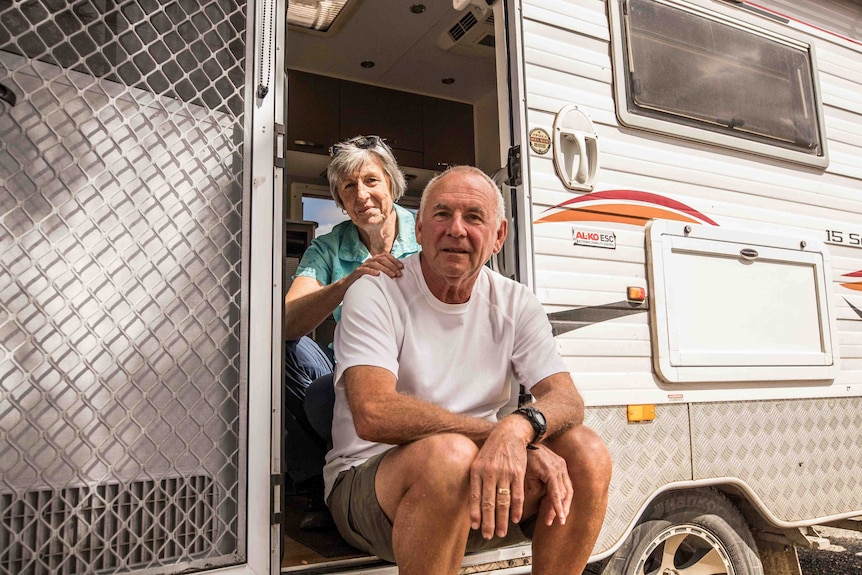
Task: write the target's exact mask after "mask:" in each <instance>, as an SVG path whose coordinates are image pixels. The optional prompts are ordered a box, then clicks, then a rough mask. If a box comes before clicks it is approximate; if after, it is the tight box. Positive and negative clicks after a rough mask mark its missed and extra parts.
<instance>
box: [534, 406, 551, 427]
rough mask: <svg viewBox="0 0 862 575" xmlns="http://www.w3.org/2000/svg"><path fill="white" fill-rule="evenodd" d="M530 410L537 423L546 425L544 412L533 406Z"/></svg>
mask: <svg viewBox="0 0 862 575" xmlns="http://www.w3.org/2000/svg"><path fill="white" fill-rule="evenodd" d="M532 411H533V417H535V418H536V421H537V422H538V423H539V425H541V426H542V427H547V426H548V420H547V419H545V414H544V413H542V412H541V411H539V410H538V409H535V408H533V410H532Z"/></svg>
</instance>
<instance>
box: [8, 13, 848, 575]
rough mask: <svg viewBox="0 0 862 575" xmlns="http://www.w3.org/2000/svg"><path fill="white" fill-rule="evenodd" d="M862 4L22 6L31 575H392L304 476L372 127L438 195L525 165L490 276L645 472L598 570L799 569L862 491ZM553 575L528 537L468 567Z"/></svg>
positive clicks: (20, 147) (15, 537) (14, 361)
mask: <svg viewBox="0 0 862 575" xmlns="http://www.w3.org/2000/svg"><path fill="white" fill-rule="evenodd" d="M341 4H343V5H344V6H343V9H342V10H341V12H337V11H334V12H333V13H332V14H327V13H326V11H327V10H329V9H330V8H333V7H337V6H338V5H341ZM327 16H330V17H331V21H330V20H327ZM860 23H862V8H860V6H859V4H858V2H854V1H850V0H823V1H818V2H814V1H813V0H809V1H804V2H790V1H789V0H761V1H759V2H756V3H755V2H749V1H747V0H733V1H730V0H604V1H603V0H556V1H553V2H551V1H549V0H492V1H491V2H488V1H486V0H472V1H470V0H456V1H454V2H453V1H452V0H424V1H421V0H415V1H414V2H411V3H404V2H401V1H399V0H350V1H348V2H314V1H311V0H292V1H291V2H283V1H281V0H257V1H256V2H251V3H245V2H237V1H235V0H214V1H212V2H208V3H198V2H158V3H98V4H96V3H94V4H92V5H91V4H86V5H83V4H81V5H77V4H76V5H73V6H70V7H55V6H54V5H53V3H51V2H47V1H42V2H31V3H23V4H22V3H5V4H0V134H2V144H0V188H2V189H0V246H2V249H0V270H2V273H0V294H2V296H0V390H2V391H0V574H4V575H5V574H10V575H11V574H19V573H33V574H43V573H44V574H48V573H91V572H100V573H134V572H143V573H177V572H180V571H182V572H206V571H208V570H212V569H216V568H219V569H220V571H219V572H221V573H278V572H284V573H306V574H312V573H365V574H372V573H373V574H378V573H379V574H385V573H395V572H396V569H395V568H394V567H393V566H391V565H387V564H385V563H382V562H380V561H379V560H377V559H376V558H375V557H370V556H367V555H365V554H362V553H360V552H357V551H356V550H355V549H352V548H350V547H349V546H347V545H346V544H345V543H344V542H343V541H341V540H340V538H339V537H338V536H337V534H336V533H334V532H331V531H317V532H309V531H304V530H302V529H300V528H299V525H298V517H299V514H300V512H301V509H302V505H303V503H304V501H303V499H302V497H300V496H299V495H298V494H296V493H294V492H293V491H292V490H291V487H290V485H289V482H288V481H286V480H285V476H284V473H283V471H284V462H283V446H282V445H281V443H282V439H283V438H282V426H283V422H282V418H283V414H282V413H281V411H282V410H281V392H282V390H281V384H282V382H281V378H282V374H281V371H282V370H281V353H282V351H281V348H282V345H281V343H282V342H281V333H282V330H281V315H282V305H283V294H284V292H285V290H286V289H287V286H288V284H289V282H290V276H291V274H292V269H293V268H294V267H295V266H296V264H297V262H298V258H299V257H301V254H302V251H303V249H304V247H305V246H306V245H307V244H308V242H309V241H310V239H311V238H313V237H314V234H316V233H317V234H320V233H324V232H325V231H326V230H327V229H329V226H331V225H333V224H334V223H337V222H338V221H339V219H340V218H341V214H340V212H339V211H338V210H334V209H333V207H334V203H333V202H332V201H331V199H330V198H329V195H328V188H327V186H326V180H325V168H326V165H327V163H328V159H329V157H328V154H327V150H328V147H329V146H331V145H332V144H333V143H335V142H337V141H339V140H342V139H344V138H346V137H350V136H354V135H357V134H377V135H379V136H381V137H384V138H386V139H387V141H388V142H389V143H390V145H391V147H392V148H393V150H394V152H395V155H396V157H397V158H398V161H399V164H400V165H401V166H402V168H403V170H404V172H405V174H406V175H407V178H408V191H407V194H405V198H404V200H403V201H402V205H404V206H405V207H407V208H414V209H415V208H416V207H417V206H418V200H419V196H420V194H421V190H422V187H423V186H424V184H425V182H427V181H428V179H429V178H430V177H432V176H433V175H434V174H436V173H438V172H439V171H441V170H443V169H445V167H446V166H449V165H454V164H473V165H477V166H479V167H480V168H481V169H483V170H484V171H486V172H487V173H488V174H491V175H493V176H494V177H495V180H496V181H498V182H499V184H500V187H501V191H502V193H503V194H504V198H505V201H506V206H507V211H508V213H507V217H508V218H509V220H510V231H511V232H512V233H510V236H509V241H508V243H507V245H506V246H505V249H504V250H503V251H502V252H501V254H499V255H498V256H497V257H496V258H495V259H494V260H493V261H492V262H491V265H492V266H493V267H494V268H495V269H496V270H497V271H499V272H500V273H502V274H504V275H507V276H509V277H512V278H514V279H516V280H517V281H520V282H522V283H524V284H526V285H528V286H529V287H530V288H531V289H532V290H533V291H534V293H535V294H536V295H537V296H538V298H539V299H540V301H541V302H542V304H543V306H544V307H545V309H546V311H547V313H548V317H549V319H550V320H551V323H552V325H553V328H554V333H555V339H556V341H557V345H558V349H559V351H560V353H561V355H562V356H563V357H564V359H565V361H566V363H567V365H568V366H569V369H570V370H571V372H572V374H573V377H574V380H575V382H576V384H577V386H578V388H579V390H580V391H581V392H582V394H583V396H584V398H585V401H586V403H587V414H586V418H587V424H588V425H590V426H591V427H592V428H593V429H595V430H597V431H598V432H599V433H600V434H601V436H602V437H603V438H604V440H605V442H606V444H607V445H608V447H609V449H610V451H611V453H612V456H613V460H614V477H613V480H612V483H611V491H610V503H609V507H608V514H607V517H606V519H605V523H604V525H603V528H602V531H601V533H600V536H599V539H598V541H597V543H596V546H595V549H594V550H593V554H592V558H591V560H592V563H591V564H590V565H589V567H588V569H589V570H591V571H592V572H594V573H602V574H603V575H647V574H650V573H664V572H665V571H668V572H669V571H670V570H677V571H680V572H681V570H682V567H683V566H685V568H686V569H688V570H689V572H691V573H728V574H730V573H734V574H736V575H758V574H760V573H764V574H766V575H779V574H784V573H795V572H798V571H795V570H794V569H798V564H797V561H796V554H795V548H796V547H797V546H805V545H810V544H811V541H812V539H813V535H812V533H811V531H810V527H811V526H814V525H818V524H828V523H837V522H840V523H841V524H842V525H845V526H846V525H848V524H849V523H850V522H849V521H848V520H849V519H850V518H852V517H855V516H859V515H862V436H860V432H859V429H860V428H862V415H860V414H862V200H860V197H859V196H860V193H862V167H860V163H859V161H858V157H859V155H860V151H862V113H860V110H862V73H860V72H859V70H860V69H862V66H860V63H862V37H860V35H859V32H858V28H859V24H860ZM313 335H314V337H315V338H316V339H318V340H319V341H320V342H321V343H324V344H325V343H328V342H329V341H331V338H332V322H324V324H322V325H321V326H319V327H318V328H317V329H316V331H315V333H314V334H313ZM512 398H513V399H512V406H513V407H514V405H516V403H517V401H518V393H517V390H513V395H512ZM291 440H292V438H291V437H290V435H288V436H287V437H286V438H284V441H285V443H286V445H285V446H284V447H286V448H290V447H291V443H290V442H291ZM529 571H530V546H529V545H520V546H514V547H507V548H502V549H498V550H495V551H491V552H485V553H480V554H476V555H470V556H468V557H467V558H466V559H465V563H464V566H463V572H465V573H477V572H495V573H501V574H502V573H507V574H514V573H529Z"/></svg>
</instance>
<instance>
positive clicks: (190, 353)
mask: <svg viewBox="0 0 862 575" xmlns="http://www.w3.org/2000/svg"><path fill="white" fill-rule="evenodd" d="M246 10H247V7H246V5H245V3H243V2H236V1H228V0H217V1H201V2H198V1H194V2H192V1H189V0H180V1H175V2H135V1H115V0H107V1H103V2H83V1H82V2H57V1H54V0H35V1H32V2H2V1H0V83H2V85H3V87H5V88H7V89H8V90H9V91H10V92H11V93H12V94H13V95H14V98H12V97H10V98H8V99H7V100H6V101H3V102H0V438H2V439H0V574H3V575H7V574H8V575H13V574H14V575H18V574H21V573H27V574H33V575H41V574H51V575H53V574H63V573H91V572H97V571H98V572H100V573H113V572H117V571H120V570H122V571H123V572H128V571H130V570H135V569H147V570H148V571H147V572H148V573H159V572H167V571H171V572H176V570H177V569H178V568H179V567H178V565H182V568H183V569H188V570H195V569H201V568H204V567H205V566H215V565H224V564H228V563H235V562H237V561H240V560H242V557H243V552H244V540H245V537H244V533H242V532H241V527H240V524H239V521H238V517H239V516H240V515H241V514H242V506H243V503H242V502H243V501H245V495H244V493H242V491H241V487H240V485H241V482H240V469H242V465H243V459H244V445H245V441H244V439H243V437H242V436H241V425H240V414H241V412H242V409H243V406H242V397H243V389H242V384H243V379H242V372H243V370H242V364H243V362H244V361H245V359H244V353H245V352H244V349H243V345H242V333H243V322H244V319H243V318H242V317H241V313H240V306H241V300H242V298H243V290H244V285H246V283H247V280H245V279H244V278H243V277H242V254H243V250H244V249H245V248H244V242H245V241H246V237H247V233H246V230H245V229H244V211H245V205H246V202H245V201H244V195H245V193H246V192H245V190H244V188H243V181H244V178H243V172H242V167H243V157H244V150H243V141H244V136H243V133H244V115H243V114H244V97H243V95H244V90H245V86H244V81H245V59H246V48H245V22H246V18H247V15H246ZM13 104H14V105H13Z"/></svg>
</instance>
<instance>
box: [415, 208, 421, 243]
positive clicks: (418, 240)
mask: <svg viewBox="0 0 862 575" xmlns="http://www.w3.org/2000/svg"><path fill="white" fill-rule="evenodd" d="M416 243H417V244H419V245H420V246H421V245H422V220H420V219H419V214H416Z"/></svg>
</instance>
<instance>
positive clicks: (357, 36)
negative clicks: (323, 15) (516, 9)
mask: <svg viewBox="0 0 862 575" xmlns="http://www.w3.org/2000/svg"><path fill="white" fill-rule="evenodd" d="M354 1H356V2H359V4H358V5H357V6H356V8H355V9H354V10H352V11H351V12H350V13H349V14H346V16H347V19H346V20H345V21H344V22H343V23H342V24H341V25H340V26H339V27H338V29H337V30H336V31H335V32H334V33H333V34H331V35H320V34H316V33H313V32H305V31H301V30H300V29H298V28H294V27H293V26H290V27H289V28H288V34H287V67H288V68H292V69H297V70H302V71H306V72H312V73H315V74H321V75H324V76H332V77H335V78H341V79H345V80H352V81H355V82H362V83H365V84H374V85H378V86H384V87H388V88H395V89H398V90H402V91H406V92H414V93H418V94H425V95H429V96H436V97H438V98H445V99H449V100H458V101H461V102H468V103H475V102H476V101H478V100H479V99H481V98H482V97H483V96H486V95H487V94H488V93H490V92H491V91H492V90H494V89H495V88H496V72H495V69H494V55H493V50H492V49H488V50H487V53H488V55H470V54H463V53H458V52H456V51H454V50H443V49H441V48H440V47H438V46H437V38H438V37H439V36H440V35H441V34H443V33H445V32H446V31H447V30H448V29H449V28H450V27H451V26H452V25H454V24H455V23H457V22H458V20H459V19H460V18H461V16H462V15H463V14H464V12H460V13H459V12H455V11H454V10H453V9H452V0H424V1H422V0H354ZM420 3H421V4H423V5H424V6H425V11H424V12H422V13H421V14H414V13H413V12H411V9H410V8H411V6H413V5H414V4H420ZM343 16H344V15H342V16H341V17H343ZM363 61H372V62H374V63H375V65H374V67H373V68H363V67H362V66H361V65H360V63H361V62H363ZM443 78H453V79H454V80H455V82H454V83H452V84H448V85H447V84H443V83H442V81H441V80H442V79H443Z"/></svg>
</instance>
